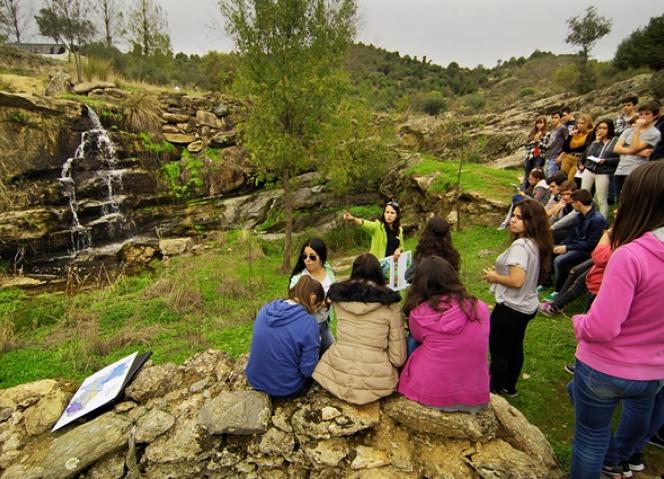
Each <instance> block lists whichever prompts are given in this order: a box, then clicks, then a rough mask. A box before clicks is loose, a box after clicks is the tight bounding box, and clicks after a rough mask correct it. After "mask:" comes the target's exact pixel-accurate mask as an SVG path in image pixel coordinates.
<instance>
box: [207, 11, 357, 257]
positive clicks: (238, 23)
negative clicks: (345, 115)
mask: <svg viewBox="0 0 664 479" xmlns="http://www.w3.org/2000/svg"><path fill="white" fill-rule="evenodd" d="M219 6H220V9H221V13H222V15H223V17H224V18H225V20H226V30H227V32H228V33H229V34H230V35H231V36H232V38H233V40H234V41H235V46H236V49H237V52H238V54H239V57H240V58H239V62H240V65H239V70H238V86H239V87H240V91H244V92H246V93H249V94H250V95H251V97H252V100H253V108H252V110H251V113H250V115H249V119H248V120H247V123H246V125H245V128H244V143H245V145H246V147H247V149H248V150H249V152H250V155H251V158H252V160H253V162H254V163H255V164H256V166H257V168H258V170H259V171H260V172H261V173H262V174H263V175H264V176H265V177H268V178H275V179H277V180H279V181H280V182H281V184H282V185H283V188H284V196H283V203H284V214H285V218H286V241H285V246H284V255H283V264H282V267H283V268H284V270H287V269H288V268H289V267H290V254H291V245H292V232H293V205H292V198H291V196H292V187H293V177H294V176H295V175H297V174H298V173H299V172H302V171H305V170H307V169H310V168H312V167H313V166H314V165H315V159H314V158H315V154H316V150H317V148H318V147H319V146H320V145H321V143H323V142H322V141H321V140H322V137H323V135H324V125H325V124H326V123H328V122H329V121H330V119H331V118H333V115H334V112H335V111H336V109H337V106H338V105H339V103H340V101H341V99H342V97H343V94H344V89H343V88H342V87H341V85H344V84H345V83H346V77H345V74H344V73H343V72H342V70H341V64H342V60H343V55H344V53H345V52H346V49H347V48H348V46H349V44H350V42H351V40H352V38H353V36H354V34H355V15H356V10H357V6H356V3H355V1H354V0H219Z"/></svg>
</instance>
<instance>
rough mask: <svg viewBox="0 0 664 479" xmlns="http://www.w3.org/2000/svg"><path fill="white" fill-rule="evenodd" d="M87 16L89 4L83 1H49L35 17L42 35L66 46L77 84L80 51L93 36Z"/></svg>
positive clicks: (81, 77)
mask: <svg viewBox="0 0 664 479" xmlns="http://www.w3.org/2000/svg"><path fill="white" fill-rule="evenodd" d="M89 14H90V4H89V3H88V2H87V1H85V0H50V1H49V2H48V3H47V4H46V6H45V7H44V8H42V9H40V10H39V15H37V16H35V19H36V20H37V25H39V32H40V33H41V34H42V35H44V36H45V37H49V38H52V39H53V40H54V41H55V42H58V43H64V44H66V45H67V49H68V50H69V54H70V55H71V54H72V53H73V55H74V62H75V64H76V76H77V77H78V81H79V82H80V81H83V72H82V70H81V51H80V49H81V47H82V46H83V45H84V44H85V43H87V42H88V41H90V40H91V39H92V37H93V36H94V34H95V27H94V24H93V23H92V21H90V19H89V18H88V16H89Z"/></svg>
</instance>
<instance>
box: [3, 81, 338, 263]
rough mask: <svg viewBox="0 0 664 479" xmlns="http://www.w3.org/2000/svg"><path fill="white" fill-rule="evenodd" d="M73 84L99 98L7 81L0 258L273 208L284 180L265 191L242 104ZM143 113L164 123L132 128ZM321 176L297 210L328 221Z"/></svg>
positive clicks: (302, 186) (57, 253)
mask: <svg viewBox="0 0 664 479" xmlns="http://www.w3.org/2000/svg"><path fill="white" fill-rule="evenodd" d="M74 91H75V92H76V93H77V94H78V95H87V96H88V97H89V98H91V100H90V101H87V100H86V101H87V102H88V103H90V104H93V105H94V107H95V108H94V109H92V108H89V107H86V106H85V105H84V104H82V103H79V102H77V101H66V100H55V99H52V98H48V97H38V96H33V95H26V94H10V93H3V92H0V107H2V108H0V173H1V174H0V178H1V180H0V258H2V260H3V261H4V262H5V264H9V266H10V268H11V270H12V271H16V272H18V271H24V272H32V273H41V274H52V273H55V274H58V273H60V272H61V271H62V269H63V267H65V266H67V265H69V264H70V263H71V262H72V261H73V260H76V262H77V264H78V265H80V266H85V265H86V264H88V265H93V264H96V262H98V261H100V260H102V261H108V262H111V263H117V262H118V261H122V260H123V259H124V258H125V256H123V254H122V253H121V251H122V248H123V247H125V245H126V244H127V243H128V242H134V243H140V244H144V243H147V244H151V245H153V244H155V243H156V242H157V239H158V237H169V236H183V235H196V234H200V233H202V232H205V231H209V230H214V229H227V228H238V227H250V228H253V227H256V226H257V225H260V224H262V223H264V222H265V221H266V219H267V218H268V217H269V216H270V215H272V216H274V217H278V213H277V212H278V205H279V204H280V201H281V191H280V190H278V189H274V190H270V191H267V192H262V193H260V194H259V193H258V191H259V188H258V186H257V181H256V177H255V171H254V169H253V167H252V166H251V164H250V163H249V162H248V161H247V155H246V153H245V150H244V149H243V148H242V147H241V146H240V145H239V138H238V132H237V128H236V125H237V123H238V122H241V121H242V119H243V116H244V114H245V113H244V111H245V107H244V106H243V105H242V104H241V103H239V102H236V101H234V100H232V99H230V98H225V97H223V98H222V97H201V98H193V97H189V96H187V95H185V94H184V93H180V92H164V93H162V94H160V95H159V96H158V98H156V99H155V102H154V104H153V105H152V106H151V107H149V108H147V110H146V107H145V102H143V105H142V106H141V103H140V102H136V101H135V100H136V99H134V100H132V99H131V98H128V94H127V93H126V92H123V91H121V90H118V89H117V88H115V87H114V86H113V85H112V84H105V83H96V84H94V83H91V84H80V85H76V86H75V87H74ZM132 101H133V103H132ZM132 105H133V106H132ZM137 105H138V106H137ZM141 115H142V117H141ZM150 115H152V118H151V117H150ZM141 118H147V119H148V120H150V119H151V121H152V123H155V122H156V129H157V130H158V131H156V132H155V134H153V135H149V134H147V133H145V132H137V133H134V132H132V131H131V125H132V122H133V123H136V122H139V123H140V121H141ZM153 126H154V125H153ZM319 183H320V179H319V178H318V177H317V175H315V174H310V175H305V176H304V177H302V178H300V181H299V182H298V184H297V188H298V190H297V192H296V194H295V197H296V203H297V205H296V206H297V207H298V208H301V209H302V213H303V214H302V215H301V221H306V222H307V224H308V225H312V226H313V225H316V224H319V223H320V222H321V221H325V214H324V210H325V209H324V208H323V209H322V210H323V214H320V215H319V214H318V213H319V212H320V211H321V205H322V204H323V203H327V204H331V203H332V201H331V195H329V194H327V193H325V192H324V189H323V188H321V187H320V186H318V184H319ZM307 212H311V213H309V214H307ZM272 222H273V223H275V224H278V222H279V221H278V219H276V220H272Z"/></svg>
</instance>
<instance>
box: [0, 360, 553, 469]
mask: <svg viewBox="0 0 664 479" xmlns="http://www.w3.org/2000/svg"><path fill="white" fill-rule="evenodd" d="M246 361H247V356H246V355H242V356H241V357H240V358H238V359H237V360H234V359H232V358H231V357H230V356H229V355H228V354H226V353H222V352H220V351H215V350H207V351H204V352H201V353H199V354H197V355H196V356H194V357H192V358H190V359H188V360H187V361H185V363H184V364H183V365H181V366H175V365H172V364H170V365H169V364H164V365H153V364H148V365H146V366H145V367H144V368H143V370H142V371H141V372H140V373H139V374H138V376H137V377H136V379H135V381H134V384H132V385H131V386H130V388H128V389H127V391H126V393H125V395H124V397H121V398H120V401H121V402H119V403H118V404H116V405H115V406H114V408H113V412H107V413H105V414H103V415H101V416H99V417H97V418H95V419H92V420H90V421H88V422H87V423H84V424H72V425H69V426H67V428H66V429H65V431H64V433H63V432H58V433H56V434H52V433H49V432H48V431H45V432H43V433H38V431H39V430H41V429H43V427H44V425H45V424H47V423H49V422H50V419H48V420H45V421H39V420H38V421H35V420H34V418H41V417H46V416H48V414H42V412H43V409H44V403H43V401H45V400H46V399H47V398H49V397H51V396H54V395H57V393H58V392H59V391H63V390H64V388H63V385H62V384H60V383H58V382H55V381H41V382H37V383H32V384H28V385H22V386H17V387H15V388H11V389H9V390H6V391H2V392H0V405H2V407H1V408H0V477H1V478H2V479H44V478H68V477H81V478H86V479H92V478H100V479H101V478H104V479H106V478H109V479H115V478H117V479H119V478H121V477H129V478H136V477H145V478H155V479H157V478H183V479H184V478H192V477H210V478H238V479H239V478H244V477H256V478H259V477H260V478H283V479H287V478H293V477H297V478H304V477H316V478H332V477H334V478H336V477H348V478H356V479H374V478H375V479H384V478H388V479H390V478H395V479H396V478H399V479H401V478H406V479H417V478H419V477H431V478H454V479H477V478H487V479H489V478H490V479H497V478H523V479H525V478H536V479H539V478H542V479H543V478H557V477H559V471H558V469H557V466H556V464H555V461H554V458H553V455H552V452H551V448H550V446H549V445H548V443H547V442H546V440H545V438H544V437H543V436H542V434H541V432H539V430H538V429H537V428H535V427H534V426H532V425H530V424H529V423H528V422H527V421H526V420H525V418H524V417H523V415H521V414H520V413H519V412H518V411H517V410H516V409H514V408H513V407H512V406H510V405H509V404H508V403H507V402H506V401H505V400H504V399H503V398H500V397H497V396H492V399H491V406H490V407H489V408H487V409H486V410H484V411H482V412H481V413H479V414H470V413H462V412H458V413H444V412H441V411H438V410H434V409H430V408H426V407H424V406H422V405H419V404H416V403H413V402H411V401H408V400H406V399H404V398H402V397H397V396H393V397H389V398H385V399H382V400H380V401H375V402H373V403H370V404H366V405H364V406H357V405H353V404H349V403H346V402H345V401H342V400H340V399H338V398H335V397H333V396H331V395H330V394H329V393H327V392H326V391H324V390H323V389H322V388H320V387H319V386H317V385H313V386H312V387H311V388H310V389H309V391H308V392H307V393H306V394H305V395H304V396H302V397H298V398H295V399H290V400H284V399H274V406H273V405H272V401H271V400H270V398H269V397H268V396H267V395H266V394H265V393H262V392H258V391H254V390H251V388H250V387H249V385H248V384H247V382H246V377H245V376H244V373H243V371H244V368H245V367H246ZM5 411H6V412H5ZM48 417H49V418H50V417H51V416H48ZM29 431H32V432H34V433H35V434H32V435H31V434H30V433H29ZM496 436H497V437H496Z"/></svg>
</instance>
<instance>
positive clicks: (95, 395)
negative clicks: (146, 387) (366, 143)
mask: <svg viewBox="0 0 664 479" xmlns="http://www.w3.org/2000/svg"><path fill="white" fill-rule="evenodd" d="M150 354H152V353H151V352H148V353H145V354H141V355H139V354H138V352H135V353H133V354H130V355H129V356H126V357H124V358H122V359H120V360H118V361H116V362H114V363H113V364H109V365H108V366H106V367H105V368H104V369H101V370H99V371H97V372H96V373H94V374H93V375H92V376H88V377H87V378H86V379H85V381H83V384H81V387H79V388H78V391H76V394H74V397H73V398H72V399H71V401H69V404H68V405H67V407H66V408H65V411H64V412H63V413H62V416H60V419H58V422H56V423H55V426H53V429H51V431H56V430H58V429H60V428H61V427H63V426H65V425H67V424H69V423H70V422H72V421H74V420H76V419H78V418H80V417H83V416H85V415H86V414H89V413H91V412H92V411H94V410H96V409H98V408H100V407H102V406H103V405H105V404H108V403H109V402H111V401H113V400H114V399H116V398H117V397H118V396H119V395H120V393H121V392H122V390H123V389H124V388H125V387H127V385H128V384H129V382H130V381H131V380H132V379H133V377H134V376H135V375H136V373H137V372H138V370H139V369H140V368H141V366H143V364H144V363H145V361H147V359H148V357H150Z"/></svg>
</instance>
